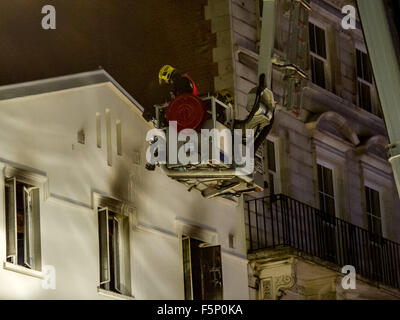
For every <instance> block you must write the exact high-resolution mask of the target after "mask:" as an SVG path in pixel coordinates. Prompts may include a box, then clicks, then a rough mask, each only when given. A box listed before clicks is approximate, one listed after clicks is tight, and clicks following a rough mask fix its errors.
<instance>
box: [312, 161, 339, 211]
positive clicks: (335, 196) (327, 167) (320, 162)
mask: <svg viewBox="0 0 400 320" xmlns="http://www.w3.org/2000/svg"><path fill="white" fill-rule="evenodd" d="M316 165H317V168H316V169H317V177H316V178H317V194H318V204H319V208H320V210H322V206H321V203H320V200H319V195H320V190H319V189H320V188H319V187H320V186H319V181H318V166H321V167H324V168H326V169H329V170H331V171H332V187H333V203H334V205H335V212H334V213H335V215H334V217H338V203H337V201H338V199H337V198H338V197H337V195H338V193H337V186H336V168H335V167H334V166H332V165H331V164H329V163H327V162H325V161H322V160H320V159H318V160H317V163H316ZM323 195H325V193H323ZM326 195H327V196H329V197H332V196H331V195H329V194H326ZM327 214H328V213H327Z"/></svg>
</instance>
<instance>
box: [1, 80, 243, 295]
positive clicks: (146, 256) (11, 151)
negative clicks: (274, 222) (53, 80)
mask: <svg viewBox="0 0 400 320" xmlns="http://www.w3.org/2000/svg"><path fill="white" fill-rule="evenodd" d="M106 108H109V109H110V111H111V118H112V146H113V151H112V166H111V167H110V166H108V165H107V148H106V127H105V117H104V115H105V110H106ZM96 112H99V113H101V115H102V148H101V149H100V148H98V147H97V145H96ZM0 114H1V117H0V128H1V130H0V141H1V144H0V162H1V163H3V166H7V165H12V166H15V167H21V168H32V169H33V170H36V171H41V172H44V173H45V174H46V176H47V177H48V186H49V197H47V198H46V199H44V200H43V201H42V202H41V240H42V241H41V247H42V263H43V264H44V265H53V266H54V267H55V268H56V279H57V282H56V290H44V289H42V287H41V280H40V279H38V278H34V277H32V276H30V275H25V274H21V273H18V272H15V271H10V270H6V269H4V267H3V261H5V259H6V258H5V257H6V243H5V239H6V238H5V220H4V218H5V212H4V200H3V199H4V186H3V183H4V182H3V180H4V179H3V175H4V173H3V171H4V168H3V170H0V204H1V205H0V262H1V265H0V283H1V286H0V298H1V299H6V298H7V299H50V298H51V299H103V298H109V297H106V296H102V295H100V294H99V293H98V292H97V287H98V282H99V259H98V230H97V213H96V212H95V210H94V209H93V203H92V197H93V191H94V190H95V191H97V192H99V193H102V194H104V195H106V196H111V197H114V198H117V199H121V200H124V201H129V202H132V203H133V205H134V206H135V208H136V210H135V211H136V212H135V214H134V215H135V216H136V219H137V221H138V225H137V226H136V227H135V226H134V225H133V224H132V228H131V229H130V231H131V267H132V275H131V277H132V294H133V295H134V296H135V298H137V299H183V297H184V289H183V271H182V262H181V246H180V239H179V236H180V234H179V233H177V230H178V229H179V228H178V227H177V226H178V225H179V223H177V221H185V223H187V224H193V225H201V226H203V228H204V229H205V230H211V232H214V233H215V235H216V239H217V240H216V243H218V244H221V245H222V252H223V253H222V263H223V280H224V298H225V299H248V287H247V286H248V281H247V260H246V259H245V258H244V257H246V245H245V233H244V214H243V209H242V205H239V206H237V207H235V206H232V205H228V204H226V203H224V202H222V201H221V200H206V199H203V198H202V197H201V195H200V194H199V193H197V192H196V191H192V192H188V191H187V190H186V188H185V187H184V186H183V185H181V184H179V183H178V182H176V181H173V180H171V179H169V178H167V177H166V176H164V175H163V173H162V172H161V171H160V170H159V169H156V171H155V172H148V171H146V170H145V169H144V164H145V150H146V148H147V144H146V142H145V135H146V132H147V130H148V129H149V128H150V127H149V126H148V124H147V123H146V122H145V121H143V120H142V119H141V117H140V115H139V112H138V111H137V109H136V107H135V106H134V105H133V104H132V103H131V102H130V101H129V100H128V99H126V98H125V97H124V96H123V95H122V94H121V93H120V92H119V91H118V90H117V89H116V88H115V87H114V86H113V85H112V84H111V83H103V84H97V85H90V86H86V87H80V88H76V89H69V90H64V91H58V92H52V93H46V94H40V95H35V96H27V97H22V98H15V99H10V100H3V101H0ZM116 120H121V122H122V152H123V154H122V156H118V155H117V151H116V137H115V134H116V129H115V121H116ZM80 129H84V131H85V134H86V144H85V145H82V144H79V143H77V132H78V131H79V130H80ZM135 152H139V153H140V161H141V164H140V165H137V164H135V163H134V161H133V158H134V154H135ZM131 218H132V221H134V220H135V219H134V218H135V217H131ZM230 233H232V234H234V236H235V249H230V248H229V241H228V235H229V234H230Z"/></svg>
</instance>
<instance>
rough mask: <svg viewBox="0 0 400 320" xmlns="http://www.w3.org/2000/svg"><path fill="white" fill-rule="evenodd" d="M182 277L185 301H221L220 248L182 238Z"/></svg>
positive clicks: (185, 237) (192, 239) (189, 238)
mask: <svg viewBox="0 0 400 320" xmlns="http://www.w3.org/2000/svg"><path fill="white" fill-rule="evenodd" d="M182 252H183V277H184V288H185V299H186V300H222V289H223V287H222V265H221V246H208V245H207V244H206V243H205V242H202V241H199V240H196V239H194V238H191V237H187V236H184V237H183V238H182Z"/></svg>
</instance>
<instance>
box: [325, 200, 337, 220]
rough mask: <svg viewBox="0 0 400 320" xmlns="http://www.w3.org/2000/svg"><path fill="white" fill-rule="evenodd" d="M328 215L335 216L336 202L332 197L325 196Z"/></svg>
mask: <svg viewBox="0 0 400 320" xmlns="http://www.w3.org/2000/svg"><path fill="white" fill-rule="evenodd" d="M325 203H326V213H328V214H329V215H331V216H335V200H334V199H333V198H331V197H328V196H325Z"/></svg>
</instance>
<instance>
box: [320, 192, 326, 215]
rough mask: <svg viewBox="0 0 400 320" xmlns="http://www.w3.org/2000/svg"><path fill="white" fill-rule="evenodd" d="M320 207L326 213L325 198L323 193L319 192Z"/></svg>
mask: <svg viewBox="0 0 400 320" xmlns="http://www.w3.org/2000/svg"><path fill="white" fill-rule="evenodd" d="M319 207H320V209H321V211H322V212H323V213H326V206H325V199H324V195H323V194H322V193H320V194H319Z"/></svg>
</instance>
